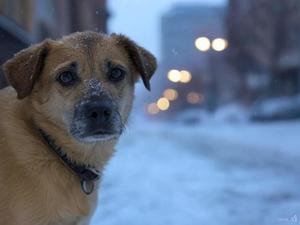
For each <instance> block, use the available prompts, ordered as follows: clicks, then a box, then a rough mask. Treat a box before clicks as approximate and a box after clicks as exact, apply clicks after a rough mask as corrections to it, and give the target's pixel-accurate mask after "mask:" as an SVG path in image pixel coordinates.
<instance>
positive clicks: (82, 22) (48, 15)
mask: <svg viewBox="0 0 300 225" xmlns="http://www.w3.org/2000/svg"><path fill="white" fill-rule="evenodd" d="M107 20H108V11H107V5H106V0H86V1H73V0H0V39H1V42H0V49H1V51H0V64H3V63H4V62H5V61H6V60H7V59H8V58H10V57H11V56H12V55H13V54H14V53H16V52H18V51H19V50H21V49H23V48H25V47H26V46H28V45H30V44H32V43H35V42H38V41H40V40H43V39H44V38H54V39H55V38H59V37H61V36H63V35H66V34H69V33H72V32H76V31H84V30H93V31H101V32H107ZM0 75H1V81H0V86H4V85H5V82H4V79H3V72H2V71H1V74H0Z"/></svg>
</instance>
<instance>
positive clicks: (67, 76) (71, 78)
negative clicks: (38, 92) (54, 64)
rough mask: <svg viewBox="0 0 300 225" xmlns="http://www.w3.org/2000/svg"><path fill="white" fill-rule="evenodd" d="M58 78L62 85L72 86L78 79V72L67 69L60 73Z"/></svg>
mask: <svg viewBox="0 0 300 225" xmlns="http://www.w3.org/2000/svg"><path fill="white" fill-rule="evenodd" d="M56 80H57V81H58V82H59V83H60V84H61V85H62V86H70V85H72V84H74V82H75V81H76V74H75V73H74V72H71V71H65V72H62V73H60V74H58V76H57V78H56Z"/></svg>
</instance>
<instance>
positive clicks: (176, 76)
mask: <svg viewBox="0 0 300 225" xmlns="http://www.w3.org/2000/svg"><path fill="white" fill-rule="evenodd" d="M168 79H169V80H170V81H172V82H174V83H176V82H179V81H180V79H181V73H180V72H179V71H178V70H170V71H169V73H168Z"/></svg>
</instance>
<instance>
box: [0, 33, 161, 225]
mask: <svg viewBox="0 0 300 225" xmlns="http://www.w3.org/2000/svg"><path fill="white" fill-rule="evenodd" d="M155 69H156V60H155V58H154V57H153V55H152V54H151V53H149V52H148V51H147V50H145V49H144V48H142V47H140V46H138V45H136V44H135V43H134V42H133V41H131V40H129V39H128V38H126V37H124V36H122V35H111V36H106V35H102V34H99V33H94V32H83V33H75V34H72V35H70V36H67V37H64V38H63V39H61V40H58V41H53V40H45V41H44V42H42V43H40V44H36V45H33V46H31V47H29V48H27V49H25V50H23V51H21V52H20V53H18V54H16V55H15V56H14V57H13V58H12V59H10V60H9V61H8V62H6V63H5V65H4V70H5V74H6V78H7V80H8V82H9V83H10V84H11V86H12V87H13V88H14V89H15V90H14V89H13V88H11V87H8V88H5V89H3V90H1V91H0V107H1V110H0V119H1V123H0V138H1V141H0V151H1V152H0V224H1V225H71V224H72V225H79V224H80V225H83V224H88V221H89V218H90V215H91V213H92V212H93V209H94V208H95V205H96V201H97V191H96V189H97V186H98V183H99V181H98V178H99V172H100V174H101V171H102V170H103V167H104V165H105V164H106V162H107V161H108V159H109V158H110V156H111V155H112V153H113V151H114V146H115V144H116V141H117V139H118V137H119V136H120V134H121V133H122V130H123V127H124V124H125V123H126V121H127V118H128V115H129V112H130V110H131V105H132V101H133V92H134V83H135V82H136V81H137V80H138V75H141V77H142V80H143V82H144V84H145V86H146V87H147V88H148V89H150V85H149V80H150V78H151V76H152V75H153V73H154V71H155ZM17 98H18V99H17ZM94 186H95V187H94ZM94 189H95V190H94Z"/></svg>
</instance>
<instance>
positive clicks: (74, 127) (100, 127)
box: [71, 97, 122, 141]
mask: <svg viewBox="0 0 300 225" xmlns="http://www.w3.org/2000/svg"><path fill="white" fill-rule="evenodd" d="M121 133H122V120H121V116H120V113H119V112H118V107H117V106H116V104H115V103H114V102H113V100H110V99H107V98H101V97H96V98H95V97H94V98H89V99H88V100H84V101H82V102H80V103H79V104H78V105H77V106H76V107H75V112H74V116H73V121H72V124H71V134H72V135H73V136H74V137H75V138H77V139H80V140H83V141H97V140H107V139H112V138H116V137H118V136H119V135H120V134H121Z"/></svg>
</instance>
